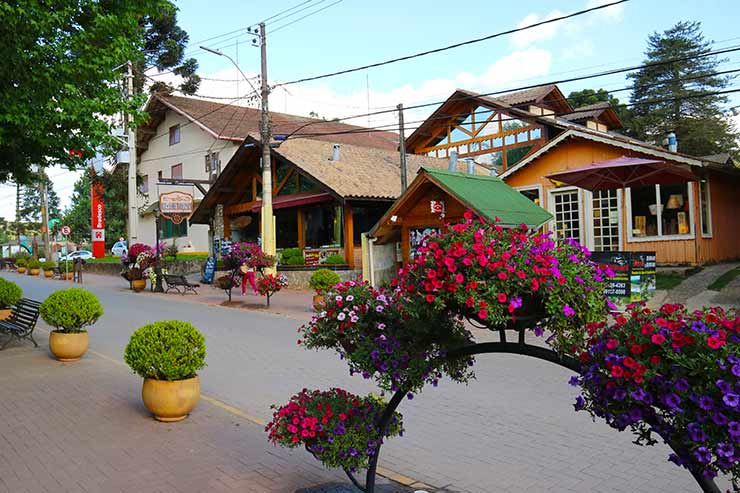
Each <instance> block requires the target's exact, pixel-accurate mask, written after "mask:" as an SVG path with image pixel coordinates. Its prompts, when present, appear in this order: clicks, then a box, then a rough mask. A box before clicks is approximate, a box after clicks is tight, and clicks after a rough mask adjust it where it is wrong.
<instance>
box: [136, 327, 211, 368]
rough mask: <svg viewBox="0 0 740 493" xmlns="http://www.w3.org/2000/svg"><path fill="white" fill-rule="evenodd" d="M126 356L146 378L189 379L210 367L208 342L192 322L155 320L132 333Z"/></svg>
mask: <svg viewBox="0 0 740 493" xmlns="http://www.w3.org/2000/svg"><path fill="white" fill-rule="evenodd" d="M123 358H124V360H125V361H126V363H127V364H128V365H129V366H130V367H131V369H132V370H133V371H134V373H136V374H137V375H139V376H140V377H142V378H153V379H156V380H169V381H173V380H185V379H187V378H192V377H194V376H195V375H197V373H198V370H200V369H201V368H203V367H205V366H206V363H205V359H206V341H205V338H204V337H203V334H201V333H200V332H199V331H198V329H196V328H195V327H194V326H193V325H192V324H191V323H189V322H182V321H180V320H169V321H162V322H154V323H151V324H148V325H144V326H143V327H141V328H139V329H137V330H136V331H135V332H134V333H133V334H132V335H131V340H130V341H129V343H128V345H127V346H126V349H125V351H124V353H123Z"/></svg>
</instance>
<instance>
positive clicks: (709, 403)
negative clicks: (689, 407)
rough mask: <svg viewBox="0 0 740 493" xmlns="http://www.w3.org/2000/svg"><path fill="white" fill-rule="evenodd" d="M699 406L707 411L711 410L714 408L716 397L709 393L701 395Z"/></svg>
mask: <svg viewBox="0 0 740 493" xmlns="http://www.w3.org/2000/svg"><path fill="white" fill-rule="evenodd" d="M699 407H700V408H702V409H704V410H705V411H711V410H712V409H714V399H712V398H711V397H709V396H707V395H703V396H701V397H699Z"/></svg>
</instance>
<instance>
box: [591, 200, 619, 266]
mask: <svg viewBox="0 0 740 493" xmlns="http://www.w3.org/2000/svg"><path fill="white" fill-rule="evenodd" d="M591 210H592V211H593V237H594V251H597V252H616V251H618V250H619V191H618V190H596V191H595V192H593V194H592V198H591Z"/></svg>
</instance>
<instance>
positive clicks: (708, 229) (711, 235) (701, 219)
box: [697, 178, 714, 238]
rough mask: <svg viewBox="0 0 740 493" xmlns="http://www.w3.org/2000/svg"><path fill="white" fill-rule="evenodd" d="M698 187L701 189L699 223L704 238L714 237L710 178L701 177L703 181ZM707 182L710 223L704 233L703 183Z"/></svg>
mask: <svg viewBox="0 0 740 493" xmlns="http://www.w3.org/2000/svg"><path fill="white" fill-rule="evenodd" d="M698 183H699V184H698V186H697V188H698V189H699V225H700V226H701V229H700V230H699V231H701V237H702V238H712V237H713V236H714V231H713V230H712V190H711V188H710V187H709V179H708V178H706V179H701V181H699V182H698ZM702 183H705V184H706V186H707V220H708V221H709V224H707V226H708V227H707V231H708V233H704V216H703V215H702V213H701V205H702V200H701V184H702Z"/></svg>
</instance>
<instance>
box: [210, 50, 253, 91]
mask: <svg viewBox="0 0 740 493" xmlns="http://www.w3.org/2000/svg"><path fill="white" fill-rule="evenodd" d="M200 49H201V50H205V51H207V52H209V53H213V54H214V55H218V56H222V57H224V58H227V59H228V60H229V61H230V62H231V63H233V64H234V66H235V67H236V69H237V70H238V71H239V73H240V74H242V77H244V80H246V81H247V84H249V87H251V88H252V90H253V91H254V92H255V93H257V95H258V96H259V93H260V92H259V91H258V90H257V88H255V87H254V85H253V84H252V81H250V80H249V77H247V76H246V74H245V73H244V72H242V69H241V68H240V67H239V64H237V63H236V62H235V61H234V59H233V58H231V57H230V56H229V55H227V54H226V53H224V52H223V51H221V50H216V49H213V48H208V47H206V46H201V47H200Z"/></svg>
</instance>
